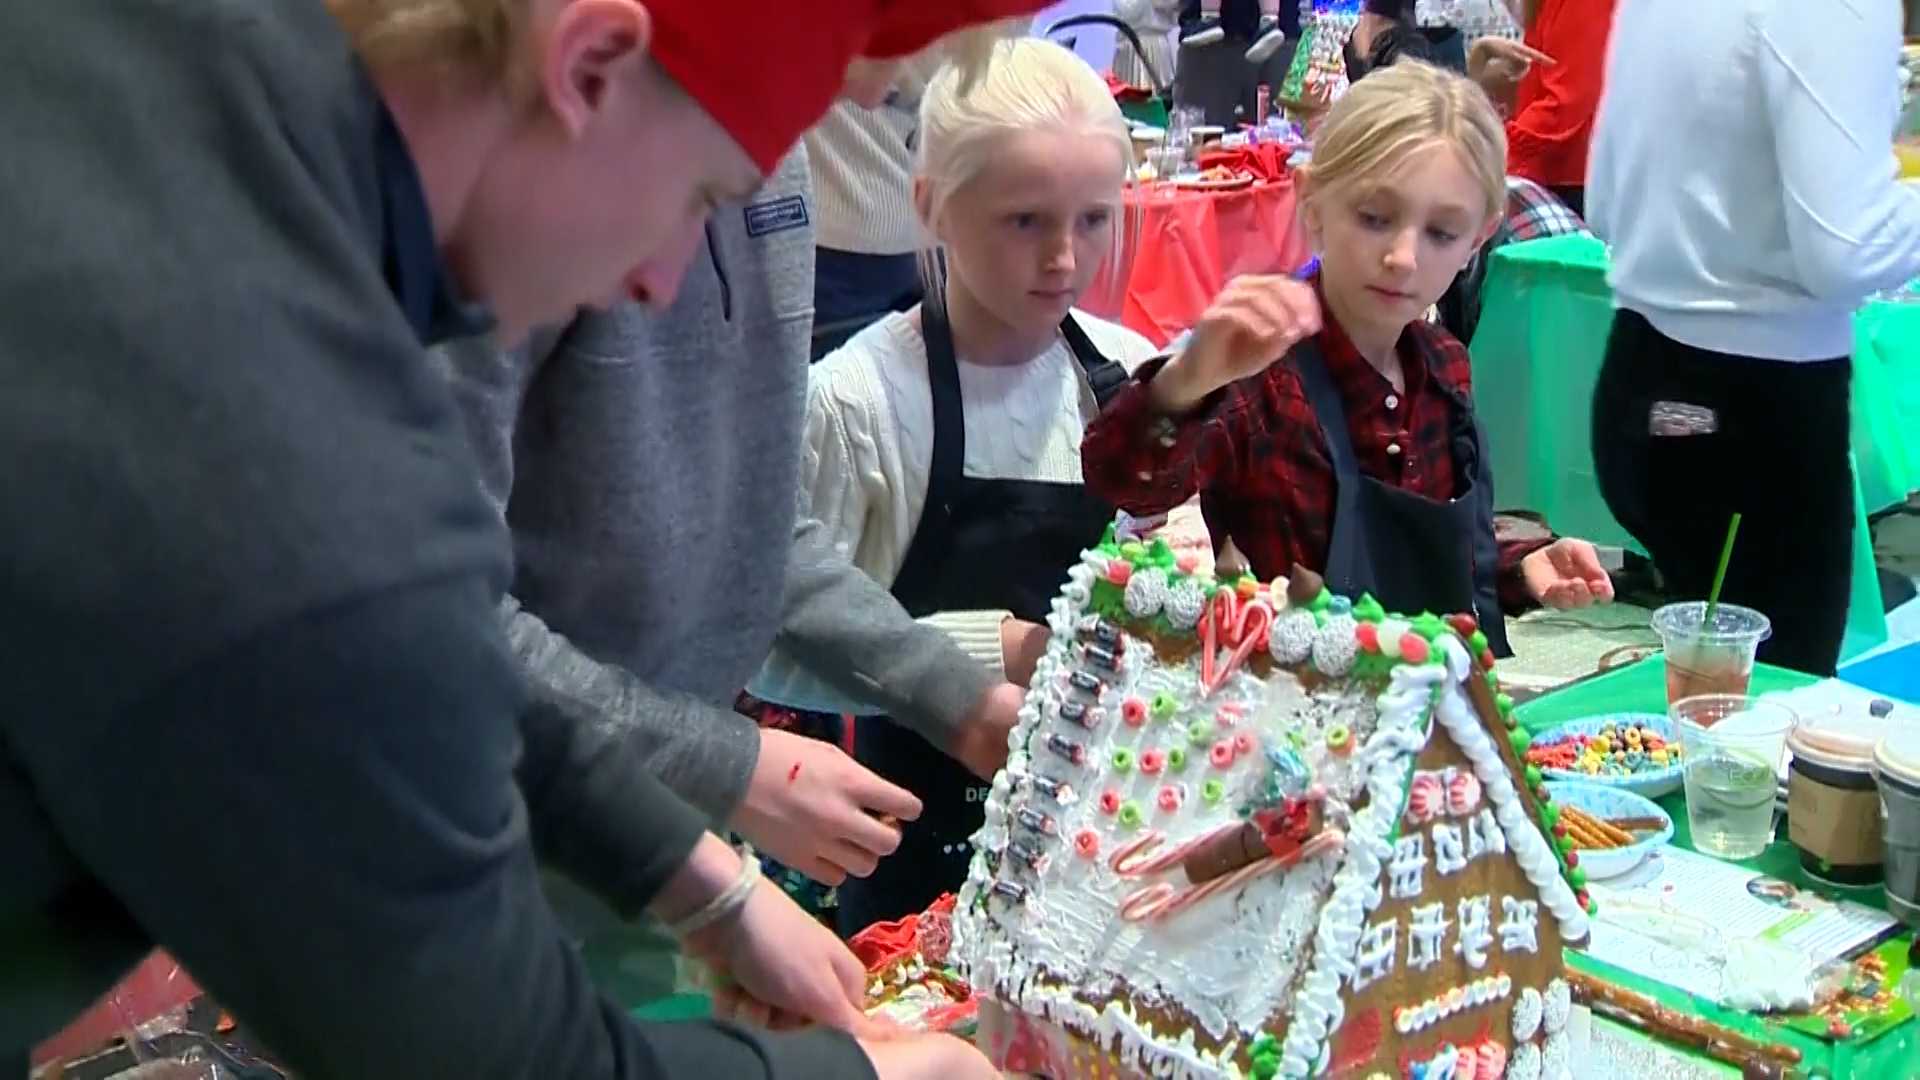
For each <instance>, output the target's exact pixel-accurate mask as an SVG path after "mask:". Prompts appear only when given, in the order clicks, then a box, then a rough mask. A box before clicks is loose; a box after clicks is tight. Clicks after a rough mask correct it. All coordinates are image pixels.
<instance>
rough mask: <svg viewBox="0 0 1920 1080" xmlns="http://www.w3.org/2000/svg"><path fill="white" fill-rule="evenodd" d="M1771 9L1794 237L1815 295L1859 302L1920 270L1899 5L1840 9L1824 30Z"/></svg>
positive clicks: (1793, 12)
mask: <svg viewBox="0 0 1920 1080" xmlns="http://www.w3.org/2000/svg"><path fill="white" fill-rule="evenodd" d="M1769 7H1770V8H1771V10H1772V12H1773V14H1772V15H1771V16H1770V17H1767V18H1765V19H1764V20H1763V21H1762V22H1761V24H1760V26H1759V50H1760V64H1761V84H1762V86H1763V88H1764V93H1765V99H1766V100H1765V108H1766V109H1767V114H1768V116H1769V117H1770V118H1771V119H1772V123H1773V135H1774V146H1775V148H1776V153H1777V155H1778V164H1779V168H1780V183H1781V187H1782V193H1783V196H1784V201H1785V207H1786V217H1787V221H1786V225H1787V239H1788V242H1789V244H1790V245H1791V246H1792V249H1793V256H1794V261H1795V262H1796V263H1797V264H1798V266H1799V269H1800V279H1801V282H1802V284H1803V285H1804V286H1805V287H1806V288H1807V289H1808V290H1809V291H1810V292H1811V293H1813V295H1815V296H1817V297H1821V298H1824V299H1830V300H1835V301H1845V302H1847V303H1855V302H1858V301H1859V300H1860V299H1861V298H1862V297H1864V296H1867V295H1869V294H1871V293H1874V292H1877V291H1879V290H1881V289H1891V288H1895V287H1897V286H1899V285H1901V284H1903V283H1905V282H1907V281H1909V280H1911V279H1912V278H1913V277H1914V275H1915V274H1916V273H1920V189H1916V187H1915V186H1914V185H1911V184H1903V183H1900V182H1899V181H1898V180H1897V179H1896V170H1895V164H1894V159H1893V154H1892V136H1891V133H1892V131H1893V129H1894V125H1895V123H1896V121H1897V119H1898V116H1899V109H1900V93H1899V88H1898V83H1897V82H1896V81H1895V79H1894V72H1895V70H1896V65H1897V63H1898V60H1899V50H1900V40H1901V39H1900V5H1899V4H1898V3H1896V2H1895V0H1847V2H1844V3H1836V4H1833V5H1831V7H1830V8H1829V9H1828V14H1827V16H1826V17H1825V18H1824V19H1823V21H1822V23H1821V26H1820V30H1819V32H1818V33H1809V32H1808V30H1807V27H1806V26H1805V25H1804V19H1805V14H1806V12H1805V9H1804V8H1803V7H1801V6H1799V5H1794V4H1773V5H1769ZM1789 20H1791V23H1789Z"/></svg>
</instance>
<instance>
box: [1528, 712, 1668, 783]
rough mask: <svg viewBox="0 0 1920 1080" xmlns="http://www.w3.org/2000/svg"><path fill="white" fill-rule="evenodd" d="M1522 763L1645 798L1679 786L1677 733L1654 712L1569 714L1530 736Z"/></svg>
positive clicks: (1554, 776) (1550, 776) (1561, 777)
mask: <svg viewBox="0 0 1920 1080" xmlns="http://www.w3.org/2000/svg"><path fill="white" fill-rule="evenodd" d="M1526 758H1527V764H1529V765H1532V766H1535V767H1537V768H1538V769H1539V770H1540V772H1541V775H1543V776H1545V777H1546V778H1547V779H1549V780H1578V781H1581V782H1583V783H1589V784H1601V785H1603V786H1606V787H1614V788H1619V789H1621V790H1623V791H1631V792H1633V793H1634V794H1636V795H1644V796H1646V797H1647V798H1649V799H1657V798H1659V797H1660V796H1662V795H1665V794H1668V793H1669V792H1674V791H1678V790H1680V782H1681V767H1680V738H1679V733H1678V732H1676V731H1675V730H1674V727H1673V721H1671V720H1669V719H1667V718H1666V717H1664V716H1661V715H1660V714H1658V713H1610V714H1608V715H1605V716H1589V717H1586V718H1585V719H1581V720H1569V721H1567V722H1566V723H1564V724H1561V725H1559V726H1557V727H1551V728H1548V729H1546V730H1545V731H1542V732H1540V733H1539V734H1538V735H1535V736H1534V737H1533V742H1532V743H1531V744H1530V745H1529V746H1528V747H1527V754H1526Z"/></svg>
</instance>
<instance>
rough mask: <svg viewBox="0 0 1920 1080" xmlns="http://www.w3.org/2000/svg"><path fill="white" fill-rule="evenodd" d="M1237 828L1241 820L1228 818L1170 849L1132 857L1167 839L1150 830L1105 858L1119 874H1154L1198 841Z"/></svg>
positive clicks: (1180, 858) (1177, 861) (1174, 863)
mask: <svg viewBox="0 0 1920 1080" xmlns="http://www.w3.org/2000/svg"><path fill="white" fill-rule="evenodd" d="M1240 828H1241V823H1240V822H1238V821H1229V822H1227V823H1226V824H1224V825H1221V826H1219V827H1218V828H1216V829H1214V830H1213V831H1211V832H1206V833H1202V834H1200V835H1199V836H1196V837H1194V838H1193V839H1191V840H1189V841H1187V842H1186V843H1184V844H1181V845H1180V846H1179V847H1176V848H1174V849H1172V850H1171V851H1166V852H1162V853H1161V854H1159V855H1155V856H1153V857H1151V858H1148V859H1145V860H1144V861H1142V862H1134V861H1132V860H1133V857H1134V856H1135V855H1145V854H1146V853H1147V852H1149V851H1152V850H1153V849H1154V848H1157V847H1159V846H1160V842H1161V841H1162V840H1165V839H1166V836H1165V834H1163V833H1160V832H1157V831H1149V832H1148V833H1146V834H1145V835H1143V836H1141V837H1140V839H1138V840H1135V841H1133V842H1132V843H1130V844H1127V845H1126V846H1124V847H1122V848H1120V849H1119V850H1118V851H1115V852H1114V853H1113V858H1111V859H1109V860H1108V861H1107V865H1108V866H1110V867H1112V868H1113V872H1114V873H1116V874H1119V875H1120V876H1121V877H1146V876H1147V875H1149V874H1157V873H1159V872H1160V871H1162V870H1165V869H1168V868H1169V867H1174V866H1178V865H1180V864H1181V863H1183V862H1185V861H1186V859H1187V856H1188V855H1190V854H1192V853H1193V851H1194V849H1196V848H1198V847H1199V846H1200V845H1202V844H1205V843H1208V842H1210V841H1212V840H1213V839H1214V838H1215V837H1218V836H1220V835H1222V834H1225V833H1228V832H1235V831H1238V830H1239V829H1240Z"/></svg>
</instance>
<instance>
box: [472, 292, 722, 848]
mask: <svg viewBox="0 0 1920 1080" xmlns="http://www.w3.org/2000/svg"><path fill="white" fill-rule="evenodd" d="M561 337H562V331H561V330H559V329H556V328H543V329H540V330H537V331H535V332H534V334H533V335H532V340H531V341H530V343H529V344H527V345H524V346H522V347H520V348H518V349H511V350H503V349H500V348H499V347H497V346H496V345H494V344H493V342H492V341H491V340H489V339H487V338H470V339H467V340H464V341H458V342H453V343H450V344H447V345H443V346H441V347H440V348H438V349H435V350H434V357H435V360H436V362H438V363H439V364H441V365H442V366H443V367H444V368H445V370H446V372H447V374H448V376H449V378H450V379H451V385H452V387H453V393H454V398H455V400H456V401H457V402H458V403H459V405H460V413H461V417H462V419H463V420H464V421H465V422H466V426H467V436H468V438H469V439H470V440H471V442H472V444H473V447H474V450H475V454H476V456H477V457H478V458H479V462H480V481H481V486H482V488H484V489H485V491H486V494H487V497H488V499H489V500H491V501H492V502H493V504H494V505H495V506H496V507H498V508H499V509H500V511H501V512H502V513H503V514H504V513H505V511H506V507H507V501H508V499H509V497H510V496H511V495H512V493H513V478H514V461H513V454H514V443H515V439H514V436H515V432H516V430H517V428H518V425H519V422H520V413H521V409H522V407H523V405H524V402H525V399H526V393H527V387H528V386H529V385H530V384H531V383H532V382H533V380H534V379H535V377H536V376H537V375H538V373H539V371H540V370H541V368H542V366H543V365H544V364H545V362H546V359H547V357H548V356H549V355H550V354H551V353H552V352H553V349H554V346H555V345H556V344H557V343H558V342H559V340H560V339H561ZM499 614H500V620H501V622H502V624H503V626H504V627H505V629H506V635H507V642H508V645H509V646H510V647H511V648H512V650H513V655H514V659H515V660H517V661H518V662H519V664H520V670H521V671H522V673H523V674H524V675H525V677H526V681H527V684H528V690H529V693H530V694H531V697H532V708H533V709H534V710H535V712H534V715H535V716H537V717H538V718H540V719H541V720H542V721H544V722H546V723H548V724H550V725H551V731H552V734H553V735H554V736H555V738H556V740H557V745H560V746H563V747H564V748H565V749H566V751H567V752H568V753H571V754H573V755H575V756H576V757H577V761H575V762H574V764H576V765H578V766H580V767H582V768H586V769H591V768H592V766H593V763H594V762H596V761H600V760H603V759H605V758H607V757H608V756H609V755H612V754H615V753H616V752H617V753H619V754H622V755H630V758H631V763H632V764H633V766H634V767H636V768H638V769H641V770H643V771H645V772H646V773H648V774H649V775H650V776H653V777H658V778H659V779H660V780H662V781H664V782H665V783H666V785H667V786H668V787H670V788H672V789H673V790H674V791H675V792H677V793H678V794H679V795H680V797H681V798H683V799H686V800H687V801H688V802H690V803H692V804H693V805H694V806H695V807H697V808H699V809H700V810H701V811H703V812H704V813H705V814H706V815H707V816H708V817H709V819H711V820H712V821H714V822H716V823H719V822H725V821H726V820H728V819H729V818H730V817H732V815H733V812H734V810H735V808H736V807H738V806H739V803H740V800H741V798H743V797H744V796H745V794H746V789H747V782H748V780H750V779H751V778H752V776H753V767H754V764H755V762H756V761H757V759H758V758H759V754H760V737H759V732H758V730H757V729H756V728H755V726H754V724H753V722H752V721H751V720H748V719H747V718H746V717H743V716H741V715H739V714H738V713H735V712H733V711H732V710H730V709H718V708H714V707H713V706H711V705H708V704H706V703H705V702H703V701H700V700H698V699H695V698H692V697H689V696H687V695H684V694H672V693H667V692H664V691H660V690H656V689H654V688H653V687H650V686H648V685H647V684H646V683H645V682H644V681H643V680H641V679H640V678H639V677H638V676H637V675H634V674H633V673H632V672H629V671H627V670H626V669H625V668H622V667H619V666H618V665H614V664H607V663H602V662H601V661H599V660H596V659H595V658H593V657H592V656H589V655H587V653H586V652H584V651H583V650H581V649H580V648H579V647H578V646H576V645H574V644H573V642H571V641H569V640H568V639H567V638H566V637H565V636H564V635H562V634H560V633H559V632H558V631H556V630H554V629H553V628H551V627H549V626H548V625H547V624H546V622H545V620H543V619H541V618H540V617H539V616H538V615H536V614H534V613H533V612H531V611H528V610H527V609H526V608H525V607H523V606H521V604H520V602H519V601H518V600H517V599H516V598H514V597H508V598H507V599H506V600H504V601H503V602H502V604H501V606H500V613H499ZM569 725H571V727H569ZM606 794H607V795H608V797H610V798H613V799H618V798H620V797H621V792H620V789H619V785H617V784H615V785H611V786H610V788H609V789H608V791H607V792H606ZM587 820H588V821H589V822H591V821H593V820H595V818H594V817H593V816H592V815H589V816H588V818H587ZM587 884H589V885H591V884H592V883H591V882H588V883H587Z"/></svg>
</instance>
